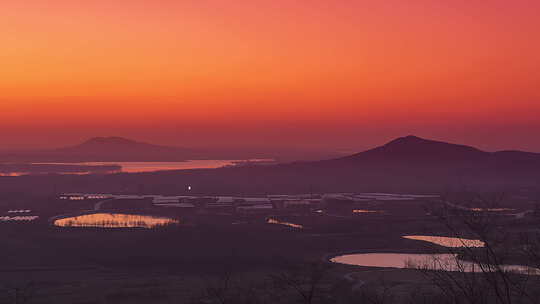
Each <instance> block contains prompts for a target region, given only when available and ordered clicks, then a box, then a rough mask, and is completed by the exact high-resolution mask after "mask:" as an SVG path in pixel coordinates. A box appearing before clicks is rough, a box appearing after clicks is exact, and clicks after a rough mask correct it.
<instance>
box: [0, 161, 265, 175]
mask: <svg viewBox="0 0 540 304" xmlns="http://www.w3.org/2000/svg"><path fill="white" fill-rule="evenodd" d="M271 162H274V160H273V159H241V160H220V159H204V160H186V161H180V162H79V163H38V164H36V165H51V166H54V165H58V166H90V168H93V169H92V170H90V171H87V170H88V169H80V170H75V169H73V170H70V171H68V172H62V171H61V170H60V171H58V169H55V170H54V172H47V171H43V170H41V171H39V172H33V171H1V172H0V176H21V175H32V174H47V173H58V174H72V175H85V174H91V173H118V172H125V173H141V172H156V171H167V170H187V169H214V168H221V167H226V166H236V165H245V164H257V163H259V164H261V163H271ZM100 166H120V167H121V169H119V170H102V169H100V170H98V171H95V170H96V168H99V167H100Z"/></svg>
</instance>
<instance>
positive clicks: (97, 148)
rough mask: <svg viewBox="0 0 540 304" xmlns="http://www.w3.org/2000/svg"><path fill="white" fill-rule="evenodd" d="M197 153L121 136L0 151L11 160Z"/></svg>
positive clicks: (171, 157)
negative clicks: (58, 146) (78, 142)
mask: <svg viewBox="0 0 540 304" xmlns="http://www.w3.org/2000/svg"><path fill="white" fill-rule="evenodd" d="M197 157H200V152H197V151H196V150H194V149H187V148H180V147H168V146H159V145H153V144H147V143H143V142H138V141H134V140H130V139H126V138H122V137H95V138H91V139H89V140H87V141H85V142H83V143H81V144H78V145H74V146H69V147H64V148H58V149H53V150H42V151H26V152H19V153H9V154H4V155H0V161H11V162H108V161H110V162H122V161H141V162H142V161H183V160H187V159H192V158H197Z"/></svg>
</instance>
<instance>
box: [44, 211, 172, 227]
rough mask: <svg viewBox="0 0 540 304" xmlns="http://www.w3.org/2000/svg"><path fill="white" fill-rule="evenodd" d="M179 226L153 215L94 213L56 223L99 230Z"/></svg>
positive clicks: (55, 222)
mask: <svg viewBox="0 0 540 304" xmlns="http://www.w3.org/2000/svg"><path fill="white" fill-rule="evenodd" d="M173 224H179V221H178V220H175V219H172V218H167V217H158V216H151V215H137V214H123V213H92V214H85V215H79V216H73V217H67V218H61V219H57V220H55V221H54V225H55V226H59V227H98V228H155V227H162V226H167V225H173Z"/></svg>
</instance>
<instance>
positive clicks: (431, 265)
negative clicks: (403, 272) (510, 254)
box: [330, 253, 540, 275]
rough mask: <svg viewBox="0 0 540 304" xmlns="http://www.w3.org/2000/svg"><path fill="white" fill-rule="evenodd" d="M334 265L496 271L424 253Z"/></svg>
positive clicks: (371, 256) (368, 256) (517, 268)
mask: <svg viewBox="0 0 540 304" xmlns="http://www.w3.org/2000/svg"><path fill="white" fill-rule="evenodd" d="M330 261H331V262H333V263H339V264H346V265H355V266H367V267H384V268H401V269H404V268H407V269H425V270H444V271H460V270H462V271H464V272H482V268H481V267H483V269H485V270H487V271H495V267H494V266H491V265H479V264H476V263H473V262H469V261H463V260H460V259H459V258H458V257H457V255H456V254H422V253H358V254H345V255H340V256H336V257H333V258H331V259H330ZM500 267H501V269H503V270H505V271H512V272H519V273H523V274H534V275H539V274H540V269H537V268H531V267H527V266H521V265H501V266H500Z"/></svg>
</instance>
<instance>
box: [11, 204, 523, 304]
mask: <svg viewBox="0 0 540 304" xmlns="http://www.w3.org/2000/svg"><path fill="white" fill-rule="evenodd" d="M426 203H427V202H425V201H405V202H382V203H380V204H378V205H377V206H376V208H377V209H378V210H382V211H384V212H383V213H380V214H360V215H356V216H346V217H343V216H321V215H302V216H299V215H296V216H290V217H288V218H287V220H294V221H295V223H298V224H302V225H304V229H294V228H290V227H286V226H281V225H271V224H266V223H265V222H264V217H262V216H251V217H250V219H249V220H248V221H243V222H245V223H243V224H236V225H233V224H232V223H233V222H238V221H239V219H238V218H237V216H232V215H206V216H204V217H196V216H193V215H187V214H186V215H185V216H183V215H182V214H181V213H177V214H176V215H175V216H178V217H179V219H180V220H181V222H182V219H183V218H185V221H184V222H185V223H186V225H180V226H172V227H164V228H157V229H110V230H109V229H99V228H59V227H53V226H52V225H51V223H50V222H49V221H48V218H49V217H52V216H54V215H58V214H61V213H62V212H75V211H77V209H82V210H84V209H88V207H91V204H88V203H85V202H81V203H79V205H66V203H65V202H60V201H58V200H56V199H54V198H49V199H47V198H32V199H31V200H28V199H20V200H17V199H15V198H14V199H13V200H10V201H9V203H5V204H7V205H6V206H8V205H9V207H10V208H11V207H16V206H21V207H24V208H32V209H33V210H36V211H35V212H38V213H39V214H40V216H41V218H40V219H39V220H38V221H35V222H31V223H3V224H0V243H1V244H2V250H1V252H0V255H1V259H0V287H1V288H2V289H0V290H1V292H0V303H339V302H340V301H341V303H357V302H356V301H354V299H357V297H359V295H358V292H359V290H360V289H361V288H368V287H369V288H371V289H372V290H375V291H380V290H381V288H383V287H385V286H387V285H388V286H392V291H393V292H394V293H397V294H407V295H412V291H413V290H415V289H417V288H419V286H420V287H421V286H425V285H426V281H425V277H424V276H422V275H421V274H420V273H419V272H418V271H415V270H391V269H378V268H368V267H354V266H345V265H339V264H332V263H329V262H328V260H327V258H328V257H329V256H331V255H332V254H337V253H343V252H352V251H354V252H422V251H423V250H426V248H427V247H426V244H424V243H423V242H420V241H412V240H407V239H403V238H402V237H401V236H403V235H406V234H435V235H437V234H441V235H444V233H445V232H446V230H445V228H444V226H443V225H441V223H440V221H439V220H438V219H437V218H436V217H433V216H427V215H426V212H425V204H426ZM44 204H46V205H47V206H48V207H47V208H44V207H43V206H44ZM85 204H87V205H85ZM520 207H521V208H522V209H526V208H529V207H530V206H528V205H525V204H524V205H523V206H520ZM240 220H245V218H243V219H240ZM512 221H513V220H505V222H504V224H505V225H508V227H509V229H510V227H512V228H513V229H521V228H519V225H517V224H516V223H515V222H512ZM529 226H530V225H528V226H524V227H522V228H523V229H528V227H529ZM516 227H518V228H516ZM319 274H320V280H317V290H316V297H315V298H314V299H312V301H311V302H306V299H305V297H304V296H305V295H304V294H302V293H301V292H298V290H296V289H295V288H294V287H292V285H291V284H287V280H286V279H290V278H292V277H294V278H296V279H298V278H304V279H306V280H307V281H306V282H309V281H310V280H311V279H309V278H313V277H319ZM298 280H300V279H298ZM302 282H303V281H302ZM306 282H304V283H302V285H303V286H304V287H303V288H308V286H309V283H306ZM308 289H309V288H308ZM363 296H364V297H366V296H367V295H363ZM355 297H356V298H355ZM377 297H378V295H377ZM15 298H17V299H15ZM225 299H227V300H226V301H225ZM231 299H234V300H231ZM15 301H17V302H15ZM201 301H202V302H201ZM386 301H388V300H386ZM360 303H362V302H360ZM366 303H370V302H366ZM371 303H393V301H392V302H371Z"/></svg>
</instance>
